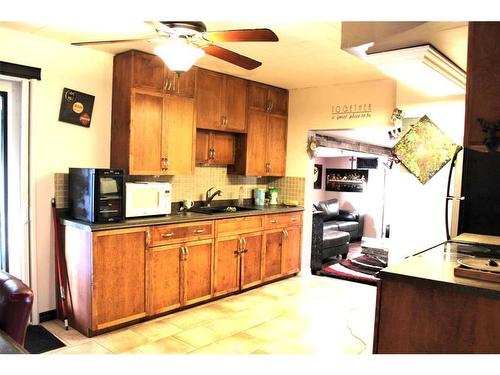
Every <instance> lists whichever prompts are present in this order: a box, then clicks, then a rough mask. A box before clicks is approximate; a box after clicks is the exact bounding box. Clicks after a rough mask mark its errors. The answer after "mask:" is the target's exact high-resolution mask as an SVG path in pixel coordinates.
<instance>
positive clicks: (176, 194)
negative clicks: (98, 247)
mask: <svg viewBox="0 0 500 375" xmlns="http://www.w3.org/2000/svg"><path fill="white" fill-rule="evenodd" d="M127 181H134V182H135V181H163V182H169V183H171V184H172V202H179V201H182V200H183V199H191V200H195V201H200V200H204V199H205V192H206V191H207V190H208V189H209V188H211V187H212V186H215V188H216V189H221V190H222V191H223V196H221V197H216V199H238V196H239V191H240V186H242V187H243V198H252V194H253V189H255V188H269V187H276V188H278V201H279V202H282V201H283V200H284V199H293V200H297V201H299V205H303V203H304V178H303V177H246V176H238V175H230V174H227V169H226V167H198V166H197V167H196V168H195V173H194V175H188V176H159V177H155V176H128V178H127ZM54 185H55V197H56V205H57V207H58V208H68V207H69V199H68V174H67V173H56V174H55V175H54Z"/></svg>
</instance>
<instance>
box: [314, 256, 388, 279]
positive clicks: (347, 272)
mask: <svg viewBox="0 0 500 375" xmlns="http://www.w3.org/2000/svg"><path fill="white" fill-rule="evenodd" d="M386 266H387V263H386V262H385V261H384V260H383V259H380V258H378V257H372V256H367V255H361V256H359V257H356V258H354V259H345V260H342V261H341V262H339V263H335V264H332V265H327V266H325V267H323V270H322V272H321V274H323V275H325V276H331V277H336V278H339V279H343V280H349V281H356V282H360V283H364V284H369V285H377V281H378V280H379V279H378V278H377V277H376V274H377V273H378V271H380V270H381V269H383V268H385V267H386Z"/></svg>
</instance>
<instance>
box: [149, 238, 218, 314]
mask: <svg viewBox="0 0 500 375" xmlns="http://www.w3.org/2000/svg"><path fill="white" fill-rule="evenodd" d="M212 244H213V242H212V240H205V241H195V242H187V243H181V244H175V245H168V246H158V247H153V248H150V249H149V259H148V262H149V278H148V279H149V280H148V297H149V298H148V301H149V308H148V315H157V314H160V313H163V312H166V311H170V310H173V309H176V308H179V307H181V306H185V305H190V304H193V303H196V302H200V301H203V300H205V299H208V298H211V297H212V263H213V259H212V258H213V251H212V248H213V246H212Z"/></svg>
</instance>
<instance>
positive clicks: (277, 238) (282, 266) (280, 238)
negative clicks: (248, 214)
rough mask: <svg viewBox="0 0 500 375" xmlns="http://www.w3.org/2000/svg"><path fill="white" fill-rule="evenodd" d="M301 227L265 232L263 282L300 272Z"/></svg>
mask: <svg viewBox="0 0 500 375" xmlns="http://www.w3.org/2000/svg"><path fill="white" fill-rule="evenodd" d="M301 238H302V226H290V227H286V228H283V229H273V230H268V231H266V232H265V251H264V280H272V279H275V278H278V277H281V276H284V275H289V274H293V273H297V272H299V271H300V261H301V259H300V249H301Z"/></svg>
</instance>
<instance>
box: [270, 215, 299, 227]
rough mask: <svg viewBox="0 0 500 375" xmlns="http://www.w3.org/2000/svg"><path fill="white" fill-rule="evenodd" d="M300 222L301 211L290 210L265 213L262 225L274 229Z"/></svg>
mask: <svg viewBox="0 0 500 375" xmlns="http://www.w3.org/2000/svg"><path fill="white" fill-rule="evenodd" d="M301 224H302V212H292V213H289V214H274V215H266V218H265V222H264V227H265V229H276V228H286V227H289V226H293V225H301Z"/></svg>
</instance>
